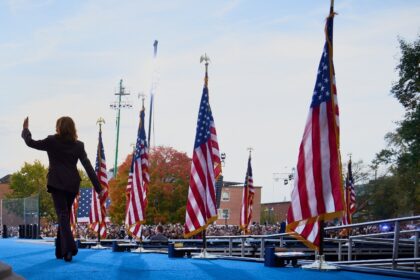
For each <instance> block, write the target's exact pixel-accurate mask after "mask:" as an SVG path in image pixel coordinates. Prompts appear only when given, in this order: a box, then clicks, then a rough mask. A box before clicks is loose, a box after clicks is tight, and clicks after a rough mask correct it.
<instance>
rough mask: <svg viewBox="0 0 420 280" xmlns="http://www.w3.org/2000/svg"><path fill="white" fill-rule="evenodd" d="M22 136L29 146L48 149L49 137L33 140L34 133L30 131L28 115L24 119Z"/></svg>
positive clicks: (42, 149) (43, 149)
mask: <svg viewBox="0 0 420 280" xmlns="http://www.w3.org/2000/svg"><path fill="white" fill-rule="evenodd" d="M22 138H23V140H25V143H26V145H27V146H28V147H31V148H34V149H37V150H41V151H46V150H47V149H48V137H47V138H45V139H44V140H33V139H32V134H31V132H30V131H29V120H28V117H26V118H25V120H24V121H23V130H22Z"/></svg>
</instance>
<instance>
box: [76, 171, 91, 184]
mask: <svg viewBox="0 0 420 280" xmlns="http://www.w3.org/2000/svg"><path fill="white" fill-rule="evenodd" d="M77 171H79V175H80V179H81V181H80V187H82V188H91V187H92V182H91V181H90V179H89V177H88V175H87V174H86V172H85V171H84V170H82V169H78V170H77Z"/></svg>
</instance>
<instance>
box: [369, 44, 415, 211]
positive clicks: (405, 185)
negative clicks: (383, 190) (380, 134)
mask: <svg viewBox="0 0 420 280" xmlns="http://www.w3.org/2000/svg"><path fill="white" fill-rule="evenodd" d="M399 42H400V49H401V54H402V55H401V58H400V61H399V64H398V65H397V67H396V70H397V71H398V74H399V79H398V81H396V82H395V83H394V84H393V86H392V89H391V93H392V94H393V95H394V97H395V98H396V99H397V100H398V102H400V103H401V105H402V106H403V107H404V109H405V115H404V119H403V120H402V121H400V122H398V123H397V128H396V130H395V131H394V132H390V133H388V134H387V135H386V136H385V140H386V141H387V148H386V149H384V150H382V151H380V152H379V153H378V154H377V155H376V158H375V160H374V161H373V165H374V166H376V167H378V166H379V165H380V164H383V165H388V166H389V172H390V176H391V177H393V178H392V182H393V183H394V185H395V188H394V189H393V191H394V194H397V196H398V197H399V199H398V201H396V204H397V205H396V207H394V206H391V205H388V207H394V211H393V213H392V214H393V216H398V215H413V214H419V213H420V172H419V170H420V68H419V62H420V36H419V37H418V38H417V40H415V41H414V42H413V43H408V42H406V41H404V40H403V39H400V40H399Z"/></svg>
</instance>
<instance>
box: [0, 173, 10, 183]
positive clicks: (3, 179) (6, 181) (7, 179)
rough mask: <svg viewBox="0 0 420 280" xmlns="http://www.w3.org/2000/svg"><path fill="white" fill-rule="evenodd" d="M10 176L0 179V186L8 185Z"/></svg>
mask: <svg viewBox="0 0 420 280" xmlns="http://www.w3.org/2000/svg"><path fill="white" fill-rule="evenodd" d="M10 176H11V175H10V174H7V175H6V176H4V177H3V178H1V179H0V184H8V183H10Z"/></svg>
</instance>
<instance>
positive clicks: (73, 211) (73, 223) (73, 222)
mask: <svg viewBox="0 0 420 280" xmlns="http://www.w3.org/2000/svg"><path fill="white" fill-rule="evenodd" d="M79 197H80V192H79V193H78V194H77V195H76V197H75V198H74V202H73V204H72V205H71V213H70V229H71V232H72V233H73V236H76V235H77V210H78V209H79Z"/></svg>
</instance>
